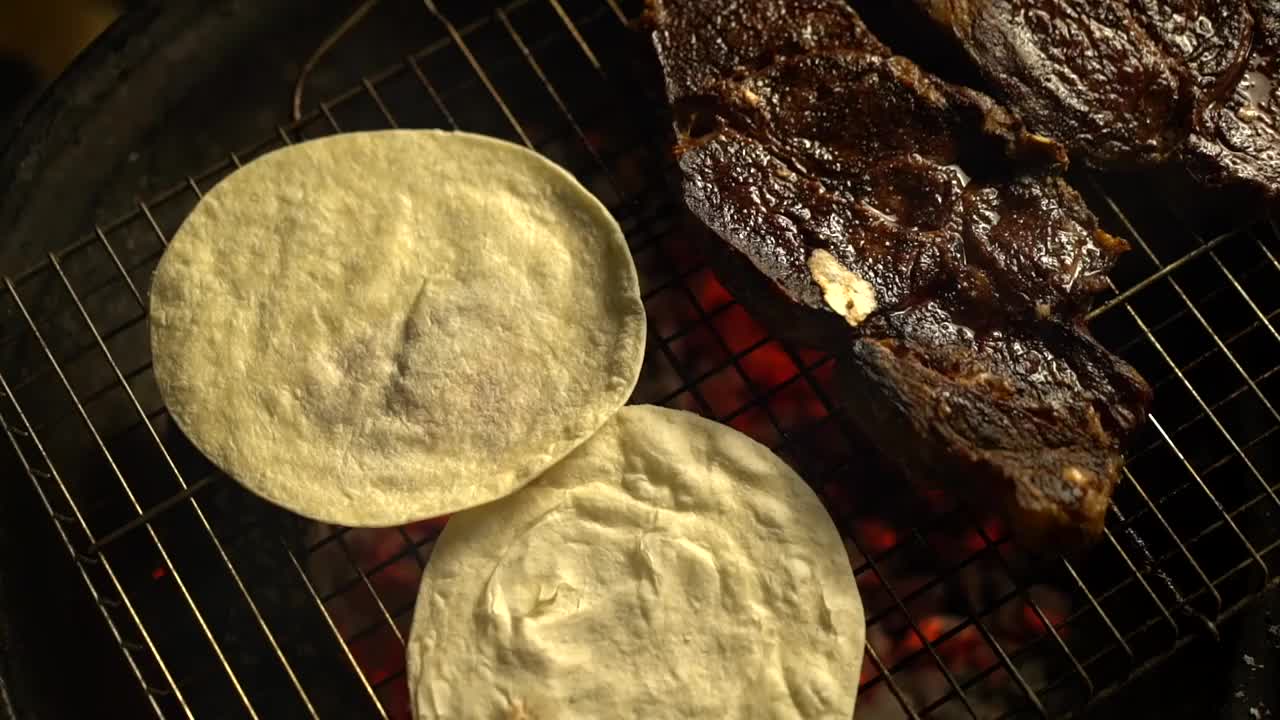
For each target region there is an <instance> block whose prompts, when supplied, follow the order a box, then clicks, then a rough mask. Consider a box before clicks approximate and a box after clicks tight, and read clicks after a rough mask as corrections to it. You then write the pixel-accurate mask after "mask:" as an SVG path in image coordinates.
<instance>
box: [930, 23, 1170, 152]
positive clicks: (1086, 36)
mask: <svg viewBox="0 0 1280 720" xmlns="http://www.w3.org/2000/svg"><path fill="white" fill-rule="evenodd" d="M915 2H916V4H917V5H918V6H920V7H921V8H922V9H923V10H924V11H925V12H926V13H927V14H928V15H929V17H931V18H932V19H933V21H934V23H935V24H937V25H938V26H939V27H941V28H942V29H943V30H944V31H946V32H947V33H948V34H949V35H950V36H951V37H953V38H954V39H955V41H956V42H957V43H958V44H959V45H960V47H961V48H963V50H964V51H965V52H966V53H967V54H968V56H969V57H970V59H971V60H972V61H973V62H974V64H975V65H976V66H977V67H978V69H979V70H980V71H981V72H982V74H983V76H984V77H985V78H986V80H987V82H988V83H990V85H991V86H992V87H993V88H994V90H995V91H996V96H997V97H998V98H999V99H1000V100H1001V101H1002V102H1004V103H1005V104H1006V105H1008V106H1009V108H1010V109H1011V110H1012V111H1013V112H1014V113H1016V114H1017V115H1018V116H1019V117H1020V118H1022V119H1023V120H1024V121H1025V122H1026V123H1027V126H1028V127H1029V128H1031V130H1033V131H1035V132H1037V133H1040V134H1042V135H1046V136H1048V137H1051V138H1053V139H1054V140H1057V141H1058V142H1061V143H1062V144H1064V145H1066V146H1067V147H1068V148H1069V149H1070V151H1071V154H1072V157H1076V158H1080V159H1082V160H1084V161H1085V162H1086V163H1088V164H1089V165H1091V166H1094V167H1097V168H1103V169H1107V168H1134V167H1141V166H1149V165H1152V164H1154V163H1157V162H1159V161H1161V160H1163V159H1164V158H1166V157H1167V156H1168V155H1169V154H1170V153H1172V152H1173V151H1174V150H1176V149H1178V147H1180V146H1181V145H1182V143H1183V141H1184V140H1185V139H1186V138H1187V135H1188V133H1189V132H1190V131H1191V119H1192V113H1193V109H1194V90H1195V88H1194V84H1193V81H1192V78H1191V77H1190V75H1189V73H1188V72H1187V71H1186V69H1185V67H1184V66H1183V65H1182V64H1181V63H1180V62H1178V61H1177V60H1176V59H1175V58H1173V57H1170V56H1169V55H1168V54H1167V53H1165V52H1164V50H1163V48H1162V46H1161V44H1160V43H1159V42H1158V41H1157V40H1156V39H1154V38H1153V37H1151V35H1150V34H1148V32H1147V31H1146V30H1145V29H1144V27H1143V24H1142V23H1141V22H1140V20H1139V18H1138V17H1137V13H1135V12H1134V11H1133V9H1132V7H1131V6H1133V5H1142V4H1143V3H1144V0H1129V1H1128V2H1126V0H915ZM1151 4H1159V5H1164V4H1165V3H1163V2H1161V1H1160V0H1154V1H1153V2H1152V3H1151ZM1166 25H1167V26H1171V23H1169V24H1166Z"/></svg>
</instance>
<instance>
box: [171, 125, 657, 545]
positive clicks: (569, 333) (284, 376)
mask: <svg viewBox="0 0 1280 720" xmlns="http://www.w3.org/2000/svg"><path fill="white" fill-rule="evenodd" d="M644 338H645V320H644V306H643V305H642V303H641V301H640V290H639V283H638V280H637V276H636V270H635V265H634V264H633V262H632V259H631V255H630V253H629V251H628V249H627V246H626V242H625V240H624V238H623V235H622V231H621V230H620V229H619V227H618V224H617V223H616V222H615V221H614V220H613V218H612V217H611V216H610V215H609V213H608V211H607V210H605V208H604V207H603V206H602V205H601V204H600V203H599V202H598V201H597V200H596V199H595V198H594V197H592V196H591V194H590V193H589V192H587V191H586V190H585V189H584V188H583V187H582V186H581V185H579V184H578V182H577V181H575V180H574V179H573V177H572V176H571V175H569V174H568V173H567V172H565V171H564V170H562V169H561V168H559V167H557V166H556V165H554V164H552V163H551V162H550V161H548V160H547V159H545V158H543V157H541V156H540V155H537V154H536V153H534V152H532V151H529V150H526V149H524V148H522V147H518V146H515V145H512V144H509V143H506V142H502V141H499V140H494V139H491V138H485V137H480V136H476V135H468V134H463V133H448V132H437V131H422V130H412V131H404V130H394V131H381V132H369V133H352V134H344V135H335V136H330V137H326V138H323V139H318V140H312V141H309V142H305V143H301V144H298V145H293V146H289V147H286V148H282V149H280V150H276V151H274V152H271V153H269V154H267V155H264V156H262V157H261V158H258V159H257V160H255V161H253V162H251V163H249V164H248V165H246V166H244V167H243V168H242V169H240V170H237V171H236V172H234V173H232V174H231V175H230V176H228V177H227V178H225V179H224V180H222V182H220V183H219V184H218V185H217V186H216V187H214V188H213V189H212V190H211V191H210V192H209V193H208V194H207V195H206V196H205V197H204V198H203V199H202V200H201V202H200V203H199V204H198V205H197V206H196V208H195V210H194V211H193V212H192V213H191V215H190V216H189V217H188V218H187V219H186V221H185V222H184V223H183V225H182V227H181V228H180V229H179V231H178V232H177V234H176V235H175V236H174V238H173V242H172V243H171V244H170V246H169V247H168V249H167V250H166V251H165V253H164V256H163V257H162V259H161V260H160V264H159V267H157V269H156V272H155V276H154V280H153V284H152V287H151V341H152V351H153V354H154V362H155V377H156V381H157V383H158V384H159V387H160V390H161V393H162V394H163V397H164V399H165V401H166V403H167V405H168V407H169V411H170V413H171V414H172V416H173V418H174V419H175V420H176V421H177V423H178V425H179V426H180V427H181V428H182V430H183V431H184V432H185V433H186V434H187V435H188V436H189V437H190V439H191V441H192V442H193V443H194V444H195V445H196V446H197V447H198V448H199V449H200V450H201V451H202V452H204V453H205V455H207V456H208V457H209V458H210V459H211V460H212V461H213V462H214V463H216V464H217V465H218V466H219V467H221V468H222V469H223V470H225V471H226V472H227V473H228V474H229V475H230V476H232V477H233V478H235V479H236V480H238V481H239V482H240V483H242V484H243V485H244V486H245V487H247V488H248V489H249V490H251V491H253V492H254V493H257V494H258V495H261V496H262V497H264V498H266V499H267V500H270V501H272V502H274V503H277V504H279V505H281V506H283V507H285V508H287V509H289V510H292V511H294V512H296V513H299V514H301V515H305V516H307V517H310V518H313V519H316V520H321V521H324V522H331V523H336V524H341V525H354V526H388V525H398V524H401V523H406V522H410V521H414V520H419V519H423V518H427V517H433V516H437V515H442V514H445V513H451V512H454V511H457V510H461V509H464V508H468V507H472V506H475V505H478V504H481V503H485V502H489V501H491V500H494V499H496V498H499V497H502V496H504V495H506V494H508V493H511V492H513V491H514V490H516V489H518V488H520V487H521V486H523V485H524V484H525V483H527V482H528V481H530V480H531V479H533V478H535V477H537V476H538V475H539V474H540V473H541V472H542V471H544V470H546V469H547V468H548V467H550V466H551V465H553V464H554V463H555V462H556V461H557V460H559V459H560V458H562V457H564V456H565V454H567V453H568V452H569V451H571V450H573V449H574V448H575V447H577V446H578V445H580V444H581V443H582V442H583V441H585V440H586V439H587V438H588V437H590V436H591V434H592V433H593V432H595V430H596V429H597V428H599V427H600V426H601V425H602V424H603V423H604V422H605V421H606V420H608V418H609V417H611V416H612V415H613V414H614V412H615V411H616V410H617V409H618V408H619V407H621V406H622V404H623V403H624V402H626V399H627V397H628V396H629V395H630V394H631V391H632V390H633V389H634V387H635V383H636V380H637V377H638V375H639V371H640V365H641V361H642V356H643V350H644Z"/></svg>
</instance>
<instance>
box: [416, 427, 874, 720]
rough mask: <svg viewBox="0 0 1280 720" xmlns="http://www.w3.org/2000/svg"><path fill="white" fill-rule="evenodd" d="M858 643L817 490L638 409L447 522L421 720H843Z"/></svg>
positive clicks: (425, 590)
mask: <svg viewBox="0 0 1280 720" xmlns="http://www.w3.org/2000/svg"><path fill="white" fill-rule="evenodd" d="M864 639H865V627H864V618H863V611H862V605H861V601H860V600H859V597H858V591H857V586H856V584H855V582H854V578H853V573H852V570H851V568H850V565H849V559H848V555H847V552H846V550H845V548H844V544H843V542H842V541H841V539H840V536H839V534H838V532H837V531H836V528H835V526H834V524H833V523H832V521H831V518H830V517H829V516H828V514H827V512H826V510H825V509H824V508H823V506H822V505H821V503H820V502H819V500H818V498H817V497H816V496H815V495H814V493H813V492H812V490H810V489H809V487H808V486H807V485H805V484H804V482H803V481H802V480H801V479H800V478H799V477H798V476H796V474H795V473H794V472H793V471H792V470H791V469H790V468H789V467H788V466H787V465H786V464H785V463H783V462H782V461H781V460H780V459H778V458H777V457H776V456H775V455H774V454H773V453H771V452H770V451H769V450H767V449H766V448H764V447H763V446H761V445H759V444H757V443H755V442H754V441H752V440H751V439H749V438H747V437H746V436H744V435H742V434H740V433H738V432H737V431H735V430H732V429H730V428H728V427H725V426H723V425H720V424H717V423H714V422H711V421H709V420H705V419H703V418H700V417H697V416H695V415H692V414H689V413H684V412H679V411H674V410H666V409H661V408H655V407H650V406H633V407H626V408H623V409H622V410H621V411H620V412H619V413H618V415H617V416H616V417H615V418H614V419H613V420H612V421H610V422H609V423H607V424H606V425H605V426H604V427H603V428H602V429H601V430H600V431H599V432H598V433H597V434H596V435H595V436H594V437H593V438H592V439H591V440H589V441H588V442H587V443H586V444H585V445H583V446H582V447H580V448H578V449H577V450H576V451H574V452H573V453H572V454H570V455H569V456H568V457H567V458H565V459H564V460H563V461H561V462H560V463H558V464H557V465H556V466H554V467H553V468H552V469H551V470H550V471H548V472H547V474H546V475H544V476H543V477H541V478H539V479H538V480H536V481H534V482H533V483H531V484H530V485H529V486H527V487H526V488H524V489H523V490H521V491H520V492H518V493H516V494H514V495H512V496H509V497H507V498H504V499H502V500H500V501H498V502H495V503H492V504H489V505H485V506H483V507H479V508H475V509H473V510H468V511H466V512H463V513H459V514H458V515H455V516H454V517H453V518H451V519H450V521H449V524H448V525H447V526H446V527H445V530H444V532H443V534H442V535H441V537H440V539H439V540H438V541H437V543H436V546H435V549H434V551H433V554H432V557H431V560H430V562H429V564H428V566H427V569H426V573H425V575H424V577H423V581H422V588H421V591H420V594H419V596H418V603H417V607H416V609H415V615H414V621H413V629H412V632H411V635H410V639H409V643H408V663H409V682H410V691H411V693H412V695H413V701H414V707H415V711H416V714H417V717H418V718H424V719H426V718H430V719H434V718H462V717H466V718H509V717H528V718H538V719H547V718H557V719H567V718H584V719H586V718H672V719H673V720H674V719H676V718H680V719H686V718H715V719H716V720H722V719H725V718H840V719H841V720H847V719H848V718H849V717H850V715H851V714H852V712H853V706H854V694H855V691H856V689H857V685H858V677H859V672H860V669H861V662H862V652H863V642H864ZM522 713H523V714H522Z"/></svg>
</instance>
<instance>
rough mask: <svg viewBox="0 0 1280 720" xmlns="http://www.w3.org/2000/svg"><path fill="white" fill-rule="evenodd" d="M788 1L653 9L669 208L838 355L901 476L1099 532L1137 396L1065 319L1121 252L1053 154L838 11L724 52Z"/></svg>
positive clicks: (1061, 539) (1083, 532) (1058, 530)
mask: <svg viewBox="0 0 1280 720" xmlns="http://www.w3.org/2000/svg"><path fill="white" fill-rule="evenodd" d="M793 3H794V0H750V1H740V2H736V3H732V4H731V5H729V6H728V9H727V10H726V15H725V16H724V17H721V16H720V15H719V14H718V12H717V10H716V8H721V7H724V6H722V5H719V4H717V3H713V2H710V0H705V1H701V2H700V1H699V0H652V2H651V8H650V22H652V23H653V24H652V26H651V27H652V28H653V39H654V44H655V46H656V48H657V50H658V56H659V59H660V60H661V62H662V64H663V68H664V70H665V72H666V74H667V77H668V78H669V82H668V92H669V99H670V101H671V103H672V107H673V110H674V115H675V126H676V134H677V140H676V155H677V158H678V164H679V168H680V171H681V173H682V176H683V191H684V196H685V201H686V205H687V206H688V208H689V210H690V211H691V213H692V215H694V216H696V218H697V219H698V221H700V223H701V224H702V225H703V226H705V228H706V229H707V231H709V232H710V233H711V234H714V235H715V236H717V237H718V238H719V239H720V240H721V241H723V242H724V243H726V244H727V245H728V246H729V247H731V248H732V249H733V252H735V253H738V254H740V256H741V257H742V258H743V259H744V261H741V262H733V261H730V262H728V263H723V262H722V263H718V267H720V268H724V267H739V268H746V272H747V273H748V274H752V275H754V276H756V279H754V280H752V279H746V280H743V279H742V278H737V279H735V280H732V281H730V282H729V283H728V284H729V285H730V286H731V287H735V288H738V287H742V286H744V285H747V286H752V285H754V286H755V287H756V289H755V290H753V291H751V292H748V293H745V295H746V296H749V299H748V302H751V303H757V302H758V303H759V304H763V305H772V306H773V307H772V308H765V311H764V312H763V313H762V316H763V317H762V319H764V320H765V321H766V322H767V323H769V324H771V325H774V326H775V328H776V327H777V325H778V324H783V325H803V326H807V328H808V329H807V330H804V331H798V328H796V327H791V328H785V327H784V328H782V329H783V330H785V331H787V332H785V334H787V335H790V336H797V335H801V336H805V337H806V340H808V341H810V342H811V343H812V344H815V345H817V346H819V347H823V348H825V349H827V350H830V351H832V352H834V353H836V354H837V355H838V356H839V357H840V363H841V375H842V377H843V382H842V383H841V385H842V388H843V390H842V394H843V396H844V397H845V398H846V400H847V403H848V406H849V409H850V413H851V415H852V417H853V418H854V419H855V420H856V421H857V422H858V424H859V426H860V427H861V429H862V430H863V431H864V432H865V433H866V434H867V435H868V436H869V437H871V439H872V440H873V441H874V442H875V443H876V444H877V445H878V446H879V447H880V448H881V449H882V450H884V451H885V452H886V453H887V455H888V456H889V457H890V458H892V459H893V460H894V461H896V462H897V463H898V464H899V465H900V466H901V467H902V469H903V470H904V471H905V473H906V474H907V475H908V476H909V477H911V478H913V479H916V480H920V481H924V482H927V483H929V484H934V485H936V484H938V482H939V481H941V482H942V483H944V484H947V485H949V486H951V487H953V488H955V489H957V490H959V491H960V492H963V493H965V494H966V495H968V496H970V497H972V498H974V499H976V500H978V501H979V502H980V504H985V505H989V506H991V507H993V508H996V509H998V510H1001V511H1002V512H1004V513H1005V515H1006V516H1007V517H1008V519H1009V520H1010V522H1011V524H1012V525H1013V526H1014V528H1015V530H1016V532H1017V533H1018V536H1019V538H1020V539H1021V541H1022V542H1023V543H1025V544H1028V545H1032V546H1038V547H1049V546H1051V545H1054V544H1061V543H1068V544H1078V543H1083V542H1087V541H1089V540H1091V539H1093V538H1096V537H1097V535H1098V534H1099V533H1100V532H1101V529H1102V525H1103V521H1104V519H1105V514H1106V509H1107V507H1108V505H1109V500H1110V497H1111V494H1112V491H1113V490H1114V487H1115V485H1116V483H1117V482H1118V478H1119V471H1120V467H1121V464H1122V451H1123V447H1124V445H1125V442H1126V440H1127V439H1128V437H1129V436H1130V435H1131V434H1132V432H1133V431H1134V430H1135V428H1136V427H1137V426H1138V425H1139V424H1140V423H1141V422H1142V420H1143V418H1144V417H1145V415H1146V408H1147V405H1148V403H1149V399H1150V389H1149V388H1148V387H1147V385H1146V383H1145V382H1143V380H1142V379H1141V378H1140V377H1139V376H1138V375H1137V373H1136V372H1135V371H1134V370H1133V369H1132V368H1130V367H1129V366H1128V365H1126V364H1125V363H1123V362H1122V361H1121V360H1119V359H1118V358H1116V357H1115V356H1113V355H1111V354H1110V353H1108V352H1106V351H1105V350H1104V349H1102V348H1101V347H1100V346H1099V345H1098V344H1097V343H1096V341H1094V340H1093V339H1092V338H1091V337H1090V336H1089V334H1088V332H1087V331H1086V330H1085V329H1084V327H1083V324H1082V321H1081V317H1082V313H1083V312H1084V311H1085V309H1086V308H1087V307H1088V306H1089V304H1090V301H1091V299H1092V297H1093V296H1094V295H1095V294H1096V293H1097V292H1099V291H1100V290H1102V289H1103V288H1104V287H1105V286H1106V273H1107V272H1108V271H1109V270H1110V268H1111V266H1112V264H1113V263H1114V261H1115V258H1116V257H1117V256H1118V255H1119V254H1120V253H1122V252H1123V251H1124V250H1125V249H1126V248H1127V246H1126V244H1125V243H1124V242H1123V241H1122V240H1120V239H1118V238H1115V237H1112V236H1111V235H1108V234H1107V233H1106V232H1104V231H1102V230H1101V229H1100V228H1099V227H1098V222H1097V219H1096V218H1095V217H1094V216H1093V214H1092V213H1091V212H1090V211H1089V210H1088V208H1087V207H1086V206H1085V204H1084V202H1083V200H1082V199H1081V198H1080V196H1079V194H1078V193H1076V192H1075V190H1073V189H1072V188H1071V187H1070V186H1069V185H1068V184H1067V183H1066V182H1065V181H1063V180H1062V178H1061V176H1060V171H1061V169H1062V167H1063V165H1064V164H1065V161H1066V156H1065V151H1064V150H1063V148H1062V147H1061V146H1059V145H1058V144H1056V143H1054V142H1052V141H1048V140H1046V139H1045V138H1043V137H1040V136H1038V135H1035V134H1032V133H1029V132H1027V131H1026V130H1025V129H1024V128H1023V127H1022V125H1021V123H1019V121H1018V120H1017V119H1016V118H1014V117H1013V116H1012V115H1011V114H1010V113H1008V112H1007V111H1006V110H1004V109H1003V108H1002V107H1001V106H999V105H998V104H996V103H995V102H994V101H992V100H991V99H990V98H988V97H987V96H985V95H983V94H981V93H978V92H976V91H973V90H969V89H966V88H961V87H957V86H954V85H950V84H948V83H945V82H942V81H940V80H938V79H937V78H934V77H933V76H931V75H929V74H927V73H925V72H923V71H922V70H921V69H920V68H918V67H917V66H915V65H914V64H913V63H911V62H910V61H908V60H906V59H905V58H901V57H895V56H893V55H891V54H889V53H887V52H886V51H885V49H884V47H883V45H881V44H880V43H879V42H878V41H876V40H875V39H874V38H873V37H871V35H870V33H869V32H867V31H866V29H865V28H863V27H861V23H860V21H858V19H857V16H856V15H854V14H853V13H852V11H850V10H848V8H847V7H846V6H845V5H844V4H843V3H842V2H840V0H828V1H827V2H819V1H818V0H806V2H803V3H798V4H801V5H803V6H804V7H805V8H806V13H808V14H804V15H802V17H808V18H818V19H822V20H821V22H826V20H825V18H836V20H834V22H837V23H839V25H840V27H841V28H843V30H842V31H841V32H836V31H835V30H830V31H828V30H824V29H823V28H818V27H814V26H810V27H808V28H807V29H805V30H803V31H801V32H800V33H799V34H800V35H801V36H803V37H805V38H808V39H810V40H812V42H805V43H801V44H796V43H793V42H791V41H790V40H786V39H785V37H786V36H787V35H788V33H793V32H795V30H794V28H795V27H796V26H795V25H791V26H786V25H785V24H783V25H777V24H775V25H776V26H777V27H779V28H780V29H779V32H780V33H781V34H782V35H783V36H784V39H783V40H777V39H776V38H773V37H772V36H771V35H770V34H769V33H768V32H765V31H762V32H761V33H749V34H748V35H747V37H749V38H750V40H749V43H750V47H749V48H746V49H738V48H734V47H732V45H733V42H734V41H733V38H734V37H742V36H741V35H733V34H731V33H730V30H729V28H731V27H733V26H735V25H736V24H738V23H741V22H742V19H743V18H747V17H755V16H759V17H772V18H780V17H786V16H788V12H787V10H788V9H789V8H790V7H791V6H792V5H793ZM814 22H819V20H814ZM851 23H852V24H853V25H855V26H856V28H857V29H855V30H852V31H848V30H849V28H850V25H851ZM707 35H715V36H716V37H718V38H720V39H719V40H712V39H709V38H708V37H706V36H707ZM709 47H722V48H726V49H724V50H723V52H724V53H725V56H724V58H722V60H717V59H716V58H714V57H708V56H707V53H706V48H709ZM779 47H781V48H785V49H786V50H785V51H773V50H769V51H765V52H761V51H760V50H759V49H760V48H779ZM688 48H697V50H696V51H690V52H689V53H688V54H686V52H685V51H686V49H688ZM744 57H745V58H753V59H751V60H743V58H744ZM764 57H767V58H768V60H767V61H765V62H763V63H762V62H760V61H759V59H760V58H764ZM689 63H697V64H698V69H697V70H696V71H690V70H688V69H687V68H685V67H684V66H685V65H686V64H689ZM707 68H718V69H717V70H715V71H713V72H707V71H706V69H707ZM695 75H696V76H697V79H696V81H690V78H693V77H694V76H695ZM670 78H676V81H670ZM761 288H763V289H761ZM740 299H742V298H740ZM753 309H754V308H753ZM771 318H772V319H777V320H780V321H781V323H773V322H770V319H771Z"/></svg>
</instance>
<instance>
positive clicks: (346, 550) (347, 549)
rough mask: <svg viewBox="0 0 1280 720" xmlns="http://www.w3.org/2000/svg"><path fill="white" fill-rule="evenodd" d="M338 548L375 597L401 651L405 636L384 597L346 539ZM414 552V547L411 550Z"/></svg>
mask: <svg viewBox="0 0 1280 720" xmlns="http://www.w3.org/2000/svg"><path fill="white" fill-rule="evenodd" d="M338 547H339V548H341V549H342V554H343V555H344V556H346V558H347V562H348V563H349V564H350V565H351V568H352V569H353V570H355V571H356V575H358V576H359V577H360V582H361V583H362V584H363V585H364V587H365V589H366V590H368V591H369V595H371V596H373V602H374V603H375V604H376V605H377V606H378V612H380V613H382V619H383V620H385V621H386V622H387V625H389V626H390V627H391V632H393V633H395V636H396V640H397V641H399V643H400V647H401V649H403V648H404V636H403V635H401V634H400V628H398V627H396V621H395V619H394V618H393V617H392V616H391V613H390V612H388V611H387V606H386V603H384V602H382V596H381V595H379V594H378V591H377V590H376V589H375V588H374V587H373V583H372V582H371V581H370V580H369V576H368V575H366V574H365V572H364V569H363V568H361V567H360V562H359V560H357V559H356V556H355V553H353V552H351V546H350V545H348V544H347V540H346V538H338ZM409 549H410V550H412V547H410V548H409Z"/></svg>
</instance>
